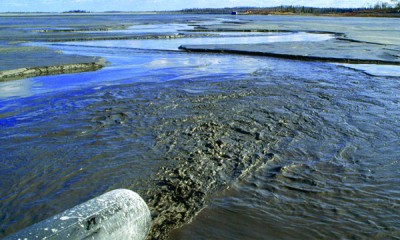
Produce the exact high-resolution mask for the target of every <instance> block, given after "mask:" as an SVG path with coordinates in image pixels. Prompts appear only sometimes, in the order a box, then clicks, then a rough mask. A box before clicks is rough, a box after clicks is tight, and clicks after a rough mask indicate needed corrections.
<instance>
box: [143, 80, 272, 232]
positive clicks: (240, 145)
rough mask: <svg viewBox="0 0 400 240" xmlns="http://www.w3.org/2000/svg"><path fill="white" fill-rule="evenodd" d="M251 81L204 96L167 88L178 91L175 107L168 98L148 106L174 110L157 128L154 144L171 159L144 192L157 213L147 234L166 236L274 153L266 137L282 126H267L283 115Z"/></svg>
mask: <svg viewBox="0 0 400 240" xmlns="http://www.w3.org/2000/svg"><path fill="white" fill-rule="evenodd" d="M215 85H216V86H215V88H219V87H222V86H219V84H215ZM223 85H225V84H223ZM249 85H253V84H252V83H250V82H247V81H244V82H243V83H239V82H238V83H235V84H232V86H230V87H229V88H230V90H229V93H228V92H226V93H212V94H205V95H203V94H189V93H185V92H183V91H182V90H179V89H169V90H168V91H169V92H168V93H163V94H167V95H170V96H173V95H176V96H178V99H176V100H174V103H173V104H172V105H174V107H173V108H172V105H170V103H166V104H167V105H164V103H162V104H160V103H158V102H154V103H153V104H152V105H151V106H150V108H151V111H156V112H158V114H160V115H163V113H167V112H169V114H171V116H170V117H163V118H162V121H161V122H162V123H161V125H159V126H158V127H156V128H155V130H154V134H155V135H156V146H155V147H156V148H158V149H163V151H165V156H164V157H165V159H166V160H167V161H170V162H171V164H169V165H167V166H165V167H162V168H161V169H160V170H159V172H158V173H157V175H156V177H155V179H153V180H152V184H150V185H152V187H150V188H149V189H150V190H148V191H146V192H143V193H141V195H142V196H143V197H144V198H145V199H146V201H147V203H148V206H149V208H150V210H151V212H152V217H153V226H152V229H151V232H150V234H149V237H148V239H167V238H168V234H169V232H170V231H171V230H173V229H175V228H178V227H180V226H182V225H184V224H186V223H188V222H190V221H191V220H192V218H193V217H194V216H195V215H196V214H197V213H198V212H199V211H201V209H203V208H204V207H205V206H206V205H207V199H208V197H209V196H210V195H212V194H213V193H216V192H218V191H220V190H223V189H225V188H227V187H229V185H230V184H232V181H236V180H238V179H241V178H244V177H246V175H247V174H248V173H250V172H252V171H253V170H254V169H255V168H257V167H259V166H261V165H262V164H263V163H265V162H267V161H269V160H271V159H273V158H274V155H273V154H272V153H270V152H269V148H268V144H269V141H268V140H269V139H271V136H272V135H276V134H277V133H276V130H278V129H269V127H268V125H269V124H270V123H271V122H273V121H279V119H276V117H277V116H274V115H273V114H272V113H270V112H268V110H267V109H265V108H263V107H262V103H260V104H258V103H257V101H254V100H255V99H257V98H258V97H257V95H259V94H260V95H262V93H261V91H262V90H261V89H260V91H258V90H254V89H251V90H250V89H248V87H249ZM226 87H227V86H223V88H226ZM162 98H163V97H162ZM246 99H247V100H249V101H247V100H246Z"/></svg>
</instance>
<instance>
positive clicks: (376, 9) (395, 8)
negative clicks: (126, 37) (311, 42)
mask: <svg viewBox="0 0 400 240" xmlns="http://www.w3.org/2000/svg"><path fill="white" fill-rule="evenodd" d="M179 12H182V13H208V14H229V13H232V12H237V13H239V14H276V13H278V14H279V13H283V14H285V13H286V14H351V13H399V12H400V4H397V5H389V4H387V3H378V4H376V5H374V6H371V7H366V8H316V7H305V6H284V5H282V6H278V7H263V8H260V7H233V8H190V9H183V10H180V11H179Z"/></svg>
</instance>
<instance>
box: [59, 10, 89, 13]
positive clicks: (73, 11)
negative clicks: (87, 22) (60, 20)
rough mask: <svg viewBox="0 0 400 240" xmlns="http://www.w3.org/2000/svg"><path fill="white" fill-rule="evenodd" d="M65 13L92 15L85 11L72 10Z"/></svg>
mask: <svg viewBox="0 0 400 240" xmlns="http://www.w3.org/2000/svg"><path fill="white" fill-rule="evenodd" d="M63 13H90V12H88V11H85V10H70V11H66V12H63Z"/></svg>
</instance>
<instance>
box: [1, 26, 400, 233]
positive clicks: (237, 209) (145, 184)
mask: <svg viewBox="0 0 400 240" xmlns="http://www.w3.org/2000/svg"><path fill="white" fill-rule="evenodd" d="M178 26H180V25H178ZM146 31H148V28H146ZM157 41H160V40H157ZM157 44H158V43H157ZM89 45H90V44H89ZM96 46H98V44H97V43H95V44H94V46H91V47H87V46H86V47H85V46H68V45H65V46H59V45H57V46H55V47H56V48H58V49H62V50H64V51H65V52H67V53H68V52H71V53H76V52H80V53H82V52H87V53H89V54H91V55H99V56H104V57H105V58H106V59H107V60H108V61H109V62H110V65H109V66H108V67H106V68H104V69H102V70H100V71H97V72H89V73H80V74H69V75H60V76H47V77H38V78H30V79H23V80H17V81H10V82H1V83H0V124H1V132H0V142H1V145H0V152H1V158H0V189H1V192H0V203H1V204H0V219H1V221H0V222H1V228H0V236H5V235H7V234H9V233H12V232H13V231H15V230H17V229H20V228H22V227H26V226H28V225H30V224H32V223H35V222H37V221H39V220H42V219H44V218H46V217H50V216H52V215H53V214H55V213H58V212H60V211H62V210H65V209H67V208H69V207H72V206H74V205H76V204H79V203H81V202H82V201H85V200H88V199H90V198H91V197H94V196H97V195H99V194H101V193H103V192H105V191H108V190H111V189H115V188H130V189H133V190H135V191H138V192H139V193H141V194H142V195H143V196H145V197H146V191H147V189H148V188H150V187H154V186H153V183H152V179H153V178H154V174H155V173H157V172H158V171H159V168H160V167H162V166H171V165H174V162H173V161H171V160H170V159H165V158H166V156H172V157H173V154H174V153H175V152H178V153H177V155H178V156H179V154H182V155H183V154H184V152H183V153H179V150H180V149H181V148H182V149H183V150H185V147H187V148H191V147H192V145H191V144H193V143H191V142H190V141H188V142H186V143H183V145H185V144H187V146H176V144H177V143H179V142H180V140H179V139H174V136H181V135H180V134H183V133H185V132H186V131H187V130H188V129H191V128H196V127H199V126H201V124H203V123H213V124H215V125H216V126H218V127H219V128H220V129H221V131H216V132H214V133H212V134H211V135H210V136H212V138H213V139H206V140H205V142H204V143H203V142H200V143H195V144H198V145H199V146H201V147H204V146H208V141H211V142H213V141H215V140H216V139H222V140H223V142H226V143H225V144H226V145H229V144H231V145H232V146H240V147H241V148H242V149H236V150H237V151H242V152H246V156H250V155H257V154H258V155H260V153H261V152H267V153H268V158H267V157H265V159H263V161H262V163H261V165H259V166H258V168H255V169H252V171H251V172H250V173H249V175H248V176H247V177H244V178H240V179H237V180H234V181H233V182H231V183H230V184H229V189H227V190H224V191H222V192H217V193H215V194H214V195H213V196H211V197H210V198H209V206H208V207H207V208H205V209H204V210H203V211H202V212H201V213H200V214H199V215H198V216H197V217H196V218H195V219H194V221H193V222H192V223H191V224H189V225H187V226H184V227H183V228H181V229H178V230H176V231H174V232H173V233H172V236H171V238H172V239H371V238H372V239H398V238H400V228H399V225H400V209H399V208H400V180H399V176H400V168H399V167H400V166H399V165H400V162H399V159H400V154H399V152H398V149H399V143H398V139H399V135H400V130H399V129H400V122H399V118H400V108H399V106H400V99H399V97H398V96H400V81H399V80H400V79H399V78H396V77H391V78H387V77H373V76H369V75H366V74H364V73H362V72H358V71H354V70H351V69H348V68H345V67H341V66H337V65H334V64H329V63H311V62H301V61H288V60H279V59H271V58H262V57H247V56H232V55H221V54H187V53H182V52H164V51H145V50H138V49H120V48H112V46H110V48H97V47H96ZM188 126H189V127H188ZM205 134H208V133H205ZM226 134H228V135H226ZM168 136H172V137H168ZM225 139H227V140H225ZM235 141H236V142H235ZM239 142H241V143H240V144H237V143H239ZM180 147H181V148H180ZM196 147H197V145H196ZM204 151H206V150H204ZM215 151H216V150H215ZM221 151H222V150H221ZM225 155H229V153H226V154H225ZM206 156H207V155H206ZM224 161H227V160H224ZM239 163H240V161H239ZM228 166H229V165H228ZM221 172H222V171H221ZM222 175H223V174H222ZM232 175H235V173H234V174H232ZM221 178H222V180H224V181H227V182H229V181H228V180H229V178H228V177H226V176H222V177H221ZM27 212H28V213H29V214H26V213H27Z"/></svg>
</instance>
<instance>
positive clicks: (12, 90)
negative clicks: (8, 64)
mask: <svg viewBox="0 0 400 240" xmlns="http://www.w3.org/2000/svg"><path fill="white" fill-rule="evenodd" d="M33 85H34V84H33V82H32V79H21V80H15V81H6V82H0V99H2V98H10V97H29V96H31V95H32V88H33Z"/></svg>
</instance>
